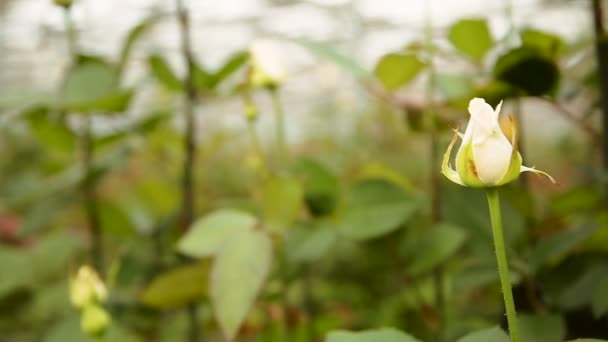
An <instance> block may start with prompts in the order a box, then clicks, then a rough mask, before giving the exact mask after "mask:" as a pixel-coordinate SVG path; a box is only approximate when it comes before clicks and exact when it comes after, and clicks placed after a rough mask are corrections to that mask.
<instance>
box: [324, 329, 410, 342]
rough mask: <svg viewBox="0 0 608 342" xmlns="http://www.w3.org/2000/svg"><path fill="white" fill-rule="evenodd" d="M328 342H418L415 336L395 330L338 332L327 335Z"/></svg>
mask: <svg viewBox="0 0 608 342" xmlns="http://www.w3.org/2000/svg"><path fill="white" fill-rule="evenodd" d="M325 341H326V342H418V340H417V339H416V338H414V337H413V336H411V335H409V334H406V333H404V332H401V331H399V330H397V329H393V328H382V329H376V330H364V331H358V332H352V331H345V330H338V331H332V332H330V333H329V334H328V335H327V338H326V340H325Z"/></svg>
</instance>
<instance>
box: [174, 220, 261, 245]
mask: <svg viewBox="0 0 608 342" xmlns="http://www.w3.org/2000/svg"><path fill="white" fill-rule="evenodd" d="M257 222H258V220H257V219H256V218H255V217H254V216H252V215H250V214H248V213H246V212H242V211H239V210H234V209H220V210H216V211H214V212H211V213H209V214H207V215H205V216H203V217H201V218H199V219H197V220H196V221H195V222H194V223H193V224H192V226H191V227H190V229H189V230H188V232H187V233H186V234H185V235H184V236H183V237H182V238H181V239H180V240H179V242H178V244H177V249H178V250H179V251H180V252H181V253H183V254H186V255H188V256H191V257H207V256H213V255H216V254H217V253H218V252H219V251H220V249H221V248H222V246H224V244H226V243H227V242H228V241H229V240H230V239H233V238H236V237H238V236H240V235H241V234H242V233H245V232H248V231H250V230H252V229H253V228H254V227H255V225H256V224H257Z"/></svg>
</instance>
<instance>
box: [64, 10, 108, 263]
mask: <svg viewBox="0 0 608 342" xmlns="http://www.w3.org/2000/svg"><path fill="white" fill-rule="evenodd" d="M70 8H71V7H70V6H66V7H64V22H65V28H66V35H67V41H68V46H67V48H68V53H69V55H70V59H71V67H74V66H76V65H77V64H78V47H77V42H78V37H77V34H76V29H75V28H74V22H73V21H72V17H71V15H70V14H71V11H70ZM91 115H92V114H91V113H83V127H82V131H81V132H80V133H81V134H80V135H81V136H80V158H81V159H80V164H81V167H82V172H83V179H82V181H81V182H80V192H81V194H82V198H83V201H82V204H83V209H84V212H85V215H86V219H87V223H88V226H89V232H90V234H91V262H92V263H93V265H94V266H95V269H97V271H98V272H99V273H100V274H102V275H103V274H104V262H103V261H104V256H103V240H102V239H103V237H102V234H101V219H100V217H99V208H98V202H97V193H96V189H95V181H94V180H92V175H93V173H94V163H93V157H94V155H93V136H92V132H91Z"/></svg>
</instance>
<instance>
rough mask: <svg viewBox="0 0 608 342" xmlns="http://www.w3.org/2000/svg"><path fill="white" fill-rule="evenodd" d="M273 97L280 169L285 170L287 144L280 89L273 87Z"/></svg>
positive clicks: (271, 90)
mask: <svg viewBox="0 0 608 342" xmlns="http://www.w3.org/2000/svg"><path fill="white" fill-rule="evenodd" d="M270 94H271V97H272V105H273V106H274V115H275V120H276V122H275V130H276V131H275V134H276V139H277V149H278V156H279V163H278V164H279V166H280V167H279V169H285V168H286V167H287V163H288V158H287V142H286V137H285V113H284V111H283V105H282V104H281V98H280V95H279V89H278V87H272V88H271V89H270Z"/></svg>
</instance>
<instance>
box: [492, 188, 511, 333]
mask: <svg viewBox="0 0 608 342" xmlns="http://www.w3.org/2000/svg"><path fill="white" fill-rule="evenodd" d="M486 195H487V197H488V206H489V208H490V219H491V221H492V235H493V236H494V248H495V251H496V261H497V263H498V274H499V275H500V285H501V288H502V294H503V297H504V301H505V309H506V311H507V321H508V323H509V334H510V335H511V341H512V342H519V328H518V322H517V314H516V312H515V303H514V301H513V290H512V289H511V278H510V275H509V263H508V261H507V251H506V247H505V239H504V234H503V231H502V218H501V215H500V199H499V197H498V190H497V189H496V188H489V189H488V190H486Z"/></svg>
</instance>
